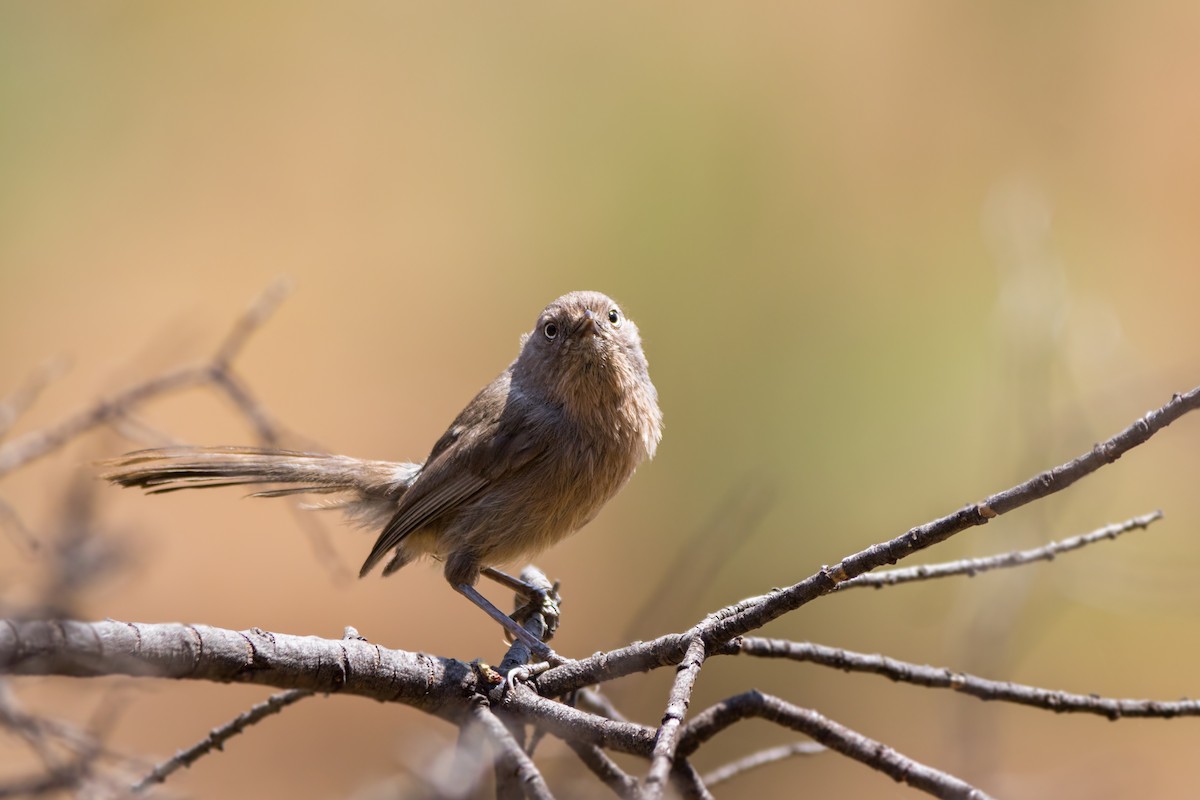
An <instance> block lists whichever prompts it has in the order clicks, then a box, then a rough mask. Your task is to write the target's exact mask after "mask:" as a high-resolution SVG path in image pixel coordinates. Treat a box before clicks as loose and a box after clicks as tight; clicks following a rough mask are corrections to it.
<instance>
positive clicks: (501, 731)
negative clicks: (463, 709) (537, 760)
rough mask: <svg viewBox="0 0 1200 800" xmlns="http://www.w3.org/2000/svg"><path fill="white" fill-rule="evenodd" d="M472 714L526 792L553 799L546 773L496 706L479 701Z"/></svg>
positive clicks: (540, 798)
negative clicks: (504, 721)
mask: <svg viewBox="0 0 1200 800" xmlns="http://www.w3.org/2000/svg"><path fill="white" fill-rule="evenodd" d="M470 715H471V719H472V720H473V721H474V722H475V723H477V724H478V725H479V726H480V728H482V729H483V731H484V732H485V733H486V734H487V736H488V741H490V742H491V744H492V746H493V747H494V748H495V749H496V760H497V761H499V762H500V764H501V765H502V766H504V767H505V768H506V769H508V770H509V771H510V772H511V773H513V774H514V775H515V776H516V778H517V780H518V781H519V782H520V785H521V788H522V789H524V790H525V794H526V795H527V796H528V797H531V798H533V800H553V798H554V795H552V794H550V788H549V787H548V786H546V781H545V779H544V778H542V773H541V772H539V771H538V768H537V766H536V765H535V764H534V763H533V760H532V759H531V758H530V757H529V756H528V755H526V754H525V751H524V750H522V749H521V745H520V744H519V743H518V742H517V740H516V739H514V738H513V736H512V734H511V733H509V730H508V728H506V727H505V726H504V723H503V722H501V721H500V720H499V719H498V718H497V717H496V715H495V714H493V713H492V710H491V709H490V708H488V707H487V706H485V705H482V704H476V705H473V706H472V707H471V712H470Z"/></svg>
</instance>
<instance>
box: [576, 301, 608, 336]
mask: <svg viewBox="0 0 1200 800" xmlns="http://www.w3.org/2000/svg"><path fill="white" fill-rule="evenodd" d="M589 322H590V323H591V324H592V333H593V334H595V335H596V336H600V335H602V334H603V333H604V326H603V325H602V324H601V322H600V318H599V317H598V316H596V314H595V312H594V311H592V310H591V309H590V308H585V309H584V310H583V319H582V320H580V321H579V327H577V328H576V329H575V331H574V332H575V333H578V334H583V333H586V332H587V328H588V323H589Z"/></svg>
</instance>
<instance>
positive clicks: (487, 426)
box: [359, 372, 550, 576]
mask: <svg viewBox="0 0 1200 800" xmlns="http://www.w3.org/2000/svg"><path fill="white" fill-rule="evenodd" d="M528 407H529V406H528V401H526V400H525V398H523V397H522V395H521V394H520V392H518V391H515V390H513V389H512V387H511V375H510V374H509V373H507V372H506V373H504V374H502V375H501V376H500V377H499V378H497V379H496V380H495V381H493V382H492V383H491V384H489V385H488V386H487V387H486V388H484V390H483V391H482V392H480V393H479V396H478V397H476V398H475V400H473V401H472V402H471V403H470V404H468V405H467V407H466V408H465V409H464V410H463V412H462V413H461V414H459V416H458V418H457V419H455V420H454V423H453V424H452V425H451V426H450V428H449V429H448V430H447V431H446V433H445V434H444V435H443V436H442V438H441V439H439V440H438V442H437V444H435V445H434V447H433V451H432V452H431V453H430V455H429V460H428V461H426V462H425V466H424V467H423V468H422V470H421V474H420V476H419V477H418V478H417V480H416V481H415V482H414V483H413V485H412V486H411V487H410V488H409V490H408V492H406V493H405V495H404V497H403V498H402V499H401V501H400V505H399V508H397V509H396V513H395V515H394V516H393V517H392V518H391V520H390V521H389V522H388V524H387V525H386V526H385V527H384V529H383V531H382V532H380V534H379V538H378V539H377V540H376V541H375V546H374V547H373V548H372V549H371V553H370V555H368V556H367V559H366V561H365V562H363V566H362V569H361V570H360V571H359V575H360V576H361V575H366V574H367V573H368V572H370V571H371V570H372V569H373V568H374V567H375V565H376V564H377V563H379V561H380V560H381V559H382V558H383V557H384V556H385V555H387V554H388V552H390V551H391V550H392V549H394V548H395V547H397V546H398V545H399V544H400V543H401V542H402V541H404V538H405V537H406V536H408V535H409V534H411V533H413V532H414V531H417V530H420V529H421V528H423V527H425V526H426V525H429V524H430V523H432V522H434V521H436V520H437V519H438V518H439V517H441V516H442V515H444V514H446V513H448V512H451V511H453V510H455V509H457V508H459V507H460V506H462V504H463V503H465V502H467V501H469V500H470V499H471V498H473V497H475V496H476V495H478V494H479V492H481V491H483V490H484V489H485V488H486V487H487V486H489V485H490V484H492V483H494V482H496V481H498V480H500V479H502V478H504V477H505V476H507V475H511V474H513V473H515V472H517V471H519V470H521V469H523V468H524V467H525V466H526V465H528V464H529V463H530V462H531V461H533V460H534V459H536V458H537V457H539V456H540V455H542V454H543V453H544V452H545V450H546V447H547V445H548V444H549V442H550V437H549V435H548V433H547V431H546V427H545V426H544V425H540V424H537V423H536V422H535V421H533V420H531V419H529V417H530V415H529V414H528Z"/></svg>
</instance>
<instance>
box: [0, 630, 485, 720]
mask: <svg viewBox="0 0 1200 800" xmlns="http://www.w3.org/2000/svg"><path fill="white" fill-rule="evenodd" d="M0 672H4V673H9V674H13V675H66V676H72V677H90V676H96V675H137V676H149V677H158V678H182V679H188V680H210V681H217V682H235V683H255V684H261V685H265V686H275V687H278V688H281V689H307V690H310V691H313V692H322V693H335V692H341V693H345V694H354V695H361V696H363V697H370V698H372V699H374V700H381V701H385V702H402V703H405V704H407V705H410V706H413V707H414V708H418V709H421V710H423V711H427V712H429V713H430V714H435V715H438V716H442V717H445V718H448V719H451V720H454V719H457V718H458V717H459V716H460V715H461V714H462V713H463V712H464V711H466V707H465V705H464V704H465V702H466V700H467V699H468V698H470V697H471V696H473V695H474V694H475V693H476V692H478V691H486V689H487V688H489V687H488V686H486V685H484V684H482V683H481V682H480V680H479V675H478V673H477V672H476V671H475V670H474V669H473V668H472V667H471V666H470V665H468V664H464V663H462V662H461V661H456V660H454V659H449V658H437V657H435V656H430V655H426V654H424V653H409V652H406V651H403V650H389V649H387V648H384V647H380V646H379V645H375V644H371V643H369V642H365V641H360V640H356V639H342V640H331V639H321V638H318V637H315V636H291V635H287V634H277V633H267V632H266V631H262V630H259V629H257V628H252V629H250V630H247V631H231V630H227V629H223V628H213V627H209V626H207V625H181V624H178V623H159V624H146V623H132V622H117V621H115V620H106V621H104V622H71V621H61V622H60V621H54V620H51V621H42V620H30V621H15V620H3V621H0Z"/></svg>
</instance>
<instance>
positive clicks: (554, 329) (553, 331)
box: [542, 322, 558, 339]
mask: <svg viewBox="0 0 1200 800" xmlns="http://www.w3.org/2000/svg"><path fill="white" fill-rule="evenodd" d="M542 333H544V334H546V338H547V339H553V338H554V337H555V336H558V326H557V325H555V324H554V323H553V322H547V323H546V327H544V328H542Z"/></svg>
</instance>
